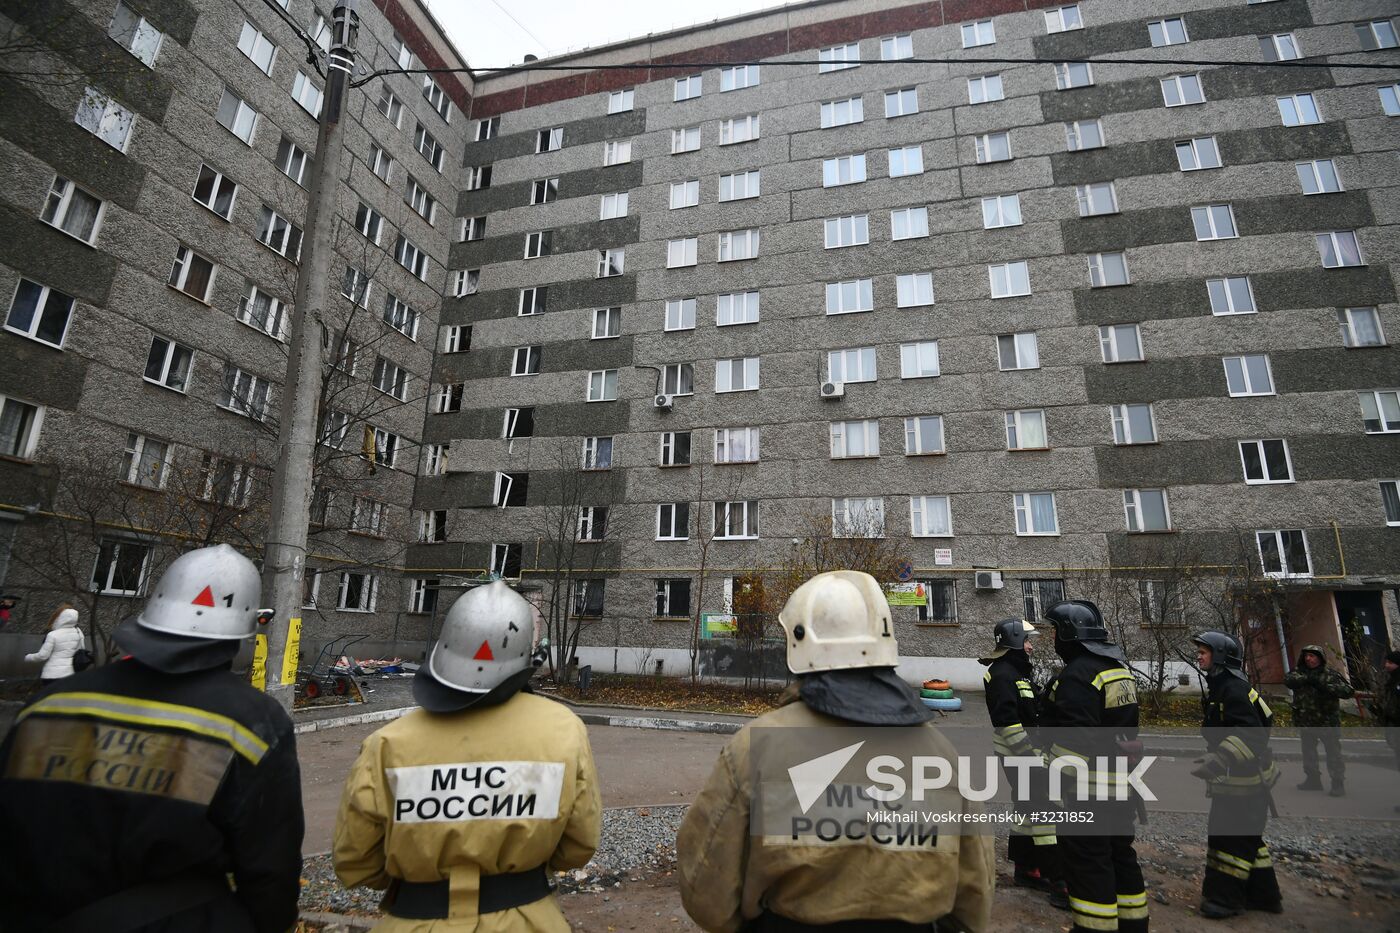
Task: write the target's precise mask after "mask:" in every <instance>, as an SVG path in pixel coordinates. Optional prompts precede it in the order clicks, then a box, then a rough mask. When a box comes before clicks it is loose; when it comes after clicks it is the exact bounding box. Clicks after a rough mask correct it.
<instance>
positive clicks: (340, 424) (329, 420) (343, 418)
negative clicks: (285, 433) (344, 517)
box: [313, 408, 350, 525]
mask: <svg viewBox="0 0 1400 933" xmlns="http://www.w3.org/2000/svg"><path fill="white" fill-rule="evenodd" d="M349 431H350V414H349V413H348V412H343V411H336V410H335V409H334V408H332V409H329V410H328V411H326V413H325V414H324V415H323V416H322V418H321V434H320V436H319V437H317V438H316V443H318V444H321V445H322V446H325V447H334V448H335V449H336V450H340V449H341V447H342V446H343V445H344V444H345V435H346V434H348V433H349ZM326 494H327V495H329V492H328V491H327V493H326ZM313 504H314V500H313ZM319 524H322V525H324V524H325V522H324V521H322V522H320V523H319Z"/></svg>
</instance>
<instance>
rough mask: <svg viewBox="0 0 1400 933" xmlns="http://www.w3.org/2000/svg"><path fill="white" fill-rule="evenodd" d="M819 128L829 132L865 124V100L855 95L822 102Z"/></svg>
mask: <svg viewBox="0 0 1400 933" xmlns="http://www.w3.org/2000/svg"><path fill="white" fill-rule="evenodd" d="M820 111H821V114H820V120H819V128H820V129H824V130H829V129H832V128H834V127H838V126H850V125H852V124H855V123H864V122H865V98H863V97H861V96H859V95H857V96H855V97H846V98H842V99H841V100H827V101H823V102H822V103H821V106H820Z"/></svg>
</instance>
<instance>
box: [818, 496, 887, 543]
mask: <svg viewBox="0 0 1400 933" xmlns="http://www.w3.org/2000/svg"><path fill="white" fill-rule="evenodd" d="M831 536H832V537H833V538H883V537H884V536H885V500H884V499H883V498H882V497H879V496H842V497H840V498H835V499H832V500H831Z"/></svg>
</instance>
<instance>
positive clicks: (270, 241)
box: [258, 205, 301, 262]
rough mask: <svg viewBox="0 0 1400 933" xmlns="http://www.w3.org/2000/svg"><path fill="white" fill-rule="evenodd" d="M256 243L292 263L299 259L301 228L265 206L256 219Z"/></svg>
mask: <svg viewBox="0 0 1400 933" xmlns="http://www.w3.org/2000/svg"><path fill="white" fill-rule="evenodd" d="M258 242H259V243H261V244H262V245H264V246H266V247H267V248H268V249H270V250H272V251H273V252H274V253H276V254H277V255H279V256H285V257H286V258H288V259H290V260H291V261H292V262H296V261H297V260H298V259H300V258H301V228H300V227H298V226H297V225H296V224H294V223H292V222H291V221H290V220H288V219H287V218H285V217H283V216H282V215H281V214H279V213H277V212H276V211H274V210H273V209H272V208H270V207H267V206H266V205H264V206H263V209H262V215H261V216H260V217H259V218H258Z"/></svg>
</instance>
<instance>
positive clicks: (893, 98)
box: [885, 87, 919, 120]
mask: <svg viewBox="0 0 1400 933" xmlns="http://www.w3.org/2000/svg"><path fill="white" fill-rule="evenodd" d="M918 112H919V92H918V90H917V89H916V88H912V87H906V88H900V89H899V90H897V91H886V92H885V119H887V120H888V119H892V118H894V117H907V116H909V115H911V114H915V113H918Z"/></svg>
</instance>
